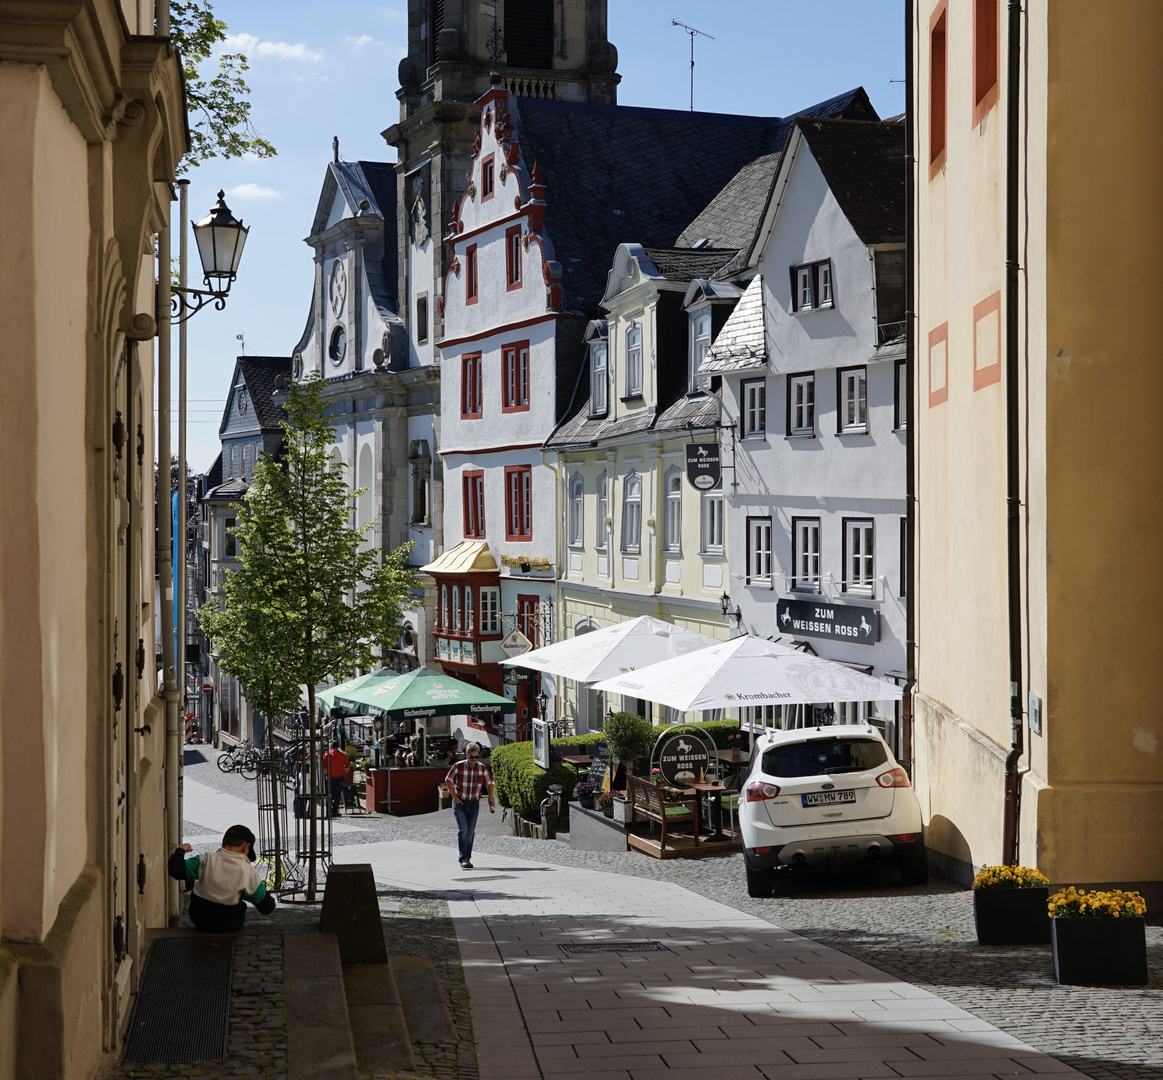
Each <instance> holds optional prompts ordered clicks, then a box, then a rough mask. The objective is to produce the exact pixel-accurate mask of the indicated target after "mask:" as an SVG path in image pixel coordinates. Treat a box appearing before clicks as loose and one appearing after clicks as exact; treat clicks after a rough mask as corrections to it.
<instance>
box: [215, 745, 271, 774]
mask: <svg viewBox="0 0 1163 1080" xmlns="http://www.w3.org/2000/svg"><path fill="white" fill-rule="evenodd" d="M260 757H261V755H260V754H259V752H258V751H257V750H253V749H251V746H250V740H249V739H248V740H247V741H246V744H245V745H244V746H236V747H235V748H234V749H233V750H227V751H226V752H225V753H222V754H219V755H218V768H219V769H220V770H221V771H222V772H224V773H231V772H239V773H241V774H242V778H243V779H244V780H254V779H257V777H258V765H259V760H260Z"/></svg>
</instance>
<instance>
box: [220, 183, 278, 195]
mask: <svg viewBox="0 0 1163 1080" xmlns="http://www.w3.org/2000/svg"><path fill="white" fill-rule="evenodd" d="M226 194H227V195H230V196H231V197H232V198H235V199H279V198H282V194H283V193H282V192H281V191H276V190H275V189H274V188H269V187H261V186H259V185H258V184H235V185H234V187H232V188H231V189H230V190H229V191H227V192H226Z"/></svg>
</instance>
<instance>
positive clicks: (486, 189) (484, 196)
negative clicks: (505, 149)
mask: <svg viewBox="0 0 1163 1080" xmlns="http://www.w3.org/2000/svg"><path fill="white" fill-rule="evenodd" d="M495 157H496V155H494V154H489V156H488V157H487V158H483V159H482V160H481V202H488V201H489V199H491V198H492V197H493V195H495V194H496V190H497V171H496V169H495V168H494V160H495Z"/></svg>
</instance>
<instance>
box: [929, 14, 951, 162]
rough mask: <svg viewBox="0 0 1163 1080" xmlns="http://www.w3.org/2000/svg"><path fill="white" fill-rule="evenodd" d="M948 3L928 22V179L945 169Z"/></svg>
mask: <svg viewBox="0 0 1163 1080" xmlns="http://www.w3.org/2000/svg"><path fill="white" fill-rule="evenodd" d="M948 43H949V12H948V0H941V3H940V4H938V5H937V7H936V8H935V9H934V11H933V14H932V16H930V18H929V179H930V180H932V179H933V177H934V176H936V175H937V173H939V172H940V171H941V169H942V168H943V167H944V165H945V151H946V148H947V146H946V143H947V124H946V110H947V107H948V106H947V102H948V86H947V78H946V72H947V70H948V66H947V65H948V48H949V45H948Z"/></svg>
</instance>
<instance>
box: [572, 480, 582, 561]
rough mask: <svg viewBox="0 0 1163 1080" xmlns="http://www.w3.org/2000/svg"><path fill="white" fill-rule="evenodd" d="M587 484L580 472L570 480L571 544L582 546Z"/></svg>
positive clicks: (573, 546)
mask: <svg viewBox="0 0 1163 1080" xmlns="http://www.w3.org/2000/svg"><path fill="white" fill-rule="evenodd" d="M584 522H585V484H584V483H583V481H582V478H581V476H580V475H579V474H578V473H574V474H573V477H572V478H571V479H570V481H569V546H570V547H572V548H580V547H581V546H582V541H583V539H584V532H583V529H584Z"/></svg>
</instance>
